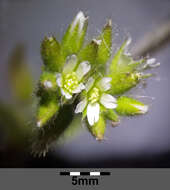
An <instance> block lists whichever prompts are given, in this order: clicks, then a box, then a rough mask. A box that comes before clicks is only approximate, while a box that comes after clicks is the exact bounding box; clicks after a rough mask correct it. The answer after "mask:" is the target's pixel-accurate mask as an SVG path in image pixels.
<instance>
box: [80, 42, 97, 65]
mask: <svg viewBox="0 0 170 190" xmlns="http://www.w3.org/2000/svg"><path fill="white" fill-rule="evenodd" d="M98 47H99V45H98V44H97V43H96V41H95V40H92V41H91V42H90V43H89V44H87V45H86V46H85V47H84V48H83V49H82V50H81V51H80V53H79V55H78V58H79V61H80V62H82V61H89V62H90V64H91V65H94V63H95V60H96V56H97V51H98Z"/></svg>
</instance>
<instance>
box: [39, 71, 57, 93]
mask: <svg viewBox="0 0 170 190" xmlns="http://www.w3.org/2000/svg"><path fill="white" fill-rule="evenodd" d="M56 75H57V73H55V72H48V71H43V72H42V74H41V76H40V85H41V86H42V87H43V88H45V89H46V90H52V91H54V90H57V88H58V86H57V83H56ZM48 84H49V85H48Z"/></svg>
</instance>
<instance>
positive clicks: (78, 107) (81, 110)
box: [75, 98, 87, 113]
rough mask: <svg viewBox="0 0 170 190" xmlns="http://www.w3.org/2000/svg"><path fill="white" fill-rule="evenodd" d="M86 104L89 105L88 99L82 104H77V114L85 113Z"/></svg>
mask: <svg viewBox="0 0 170 190" xmlns="http://www.w3.org/2000/svg"><path fill="white" fill-rule="evenodd" d="M86 104H87V99H86V98H85V99H84V100H82V101H81V102H80V103H78V104H77V106H76V109H75V113H81V112H83V110H84V109H85V107H86Z"/></svg>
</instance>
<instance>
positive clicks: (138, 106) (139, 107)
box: [135, 105, 148, 114]
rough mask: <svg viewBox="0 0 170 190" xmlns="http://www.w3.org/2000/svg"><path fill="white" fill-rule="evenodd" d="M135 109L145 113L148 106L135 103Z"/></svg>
mask: <svg viewBox="0 0 170 190" xmlns="http://www.w3.org/2000/svg"><path fill="white" fill-rule="evenodd" d="M135 107H136V108H137V109H139V113H142V114H145V113H147V112H148V106H147V105H143V106H142V105H136V106H135Z"/></svg>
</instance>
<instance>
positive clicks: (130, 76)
mask: <svg viewBox="0 0 170 190" xmlns="http://www.w3.org/2000/svg"><path fill="white" fill-rule="evenodd" d="M128 42H129V41H128V40H127V41H125V42H124V43H123V44H122V46H121V47H120V49H119V50H118V51H117V53H116V54H115V56H114V58H113V60H112V62H111V65H110V70H109V76H110V77H111V78H112V81H111V92H112V94H122V93H124V92H126V91H128V90H130V89H131V88H133V87H134V86H136V85H137V84H138V83H139V82H140V79H142V75H141V73H139V72H138V71H137V68H138V66H139V65H141V64H142V63H143V62H144V59H141V60H137V61H134V60H133V58H132V57H131V55H128V54H127V53H125V51H126V50H127V46H128Z"/></svg>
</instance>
